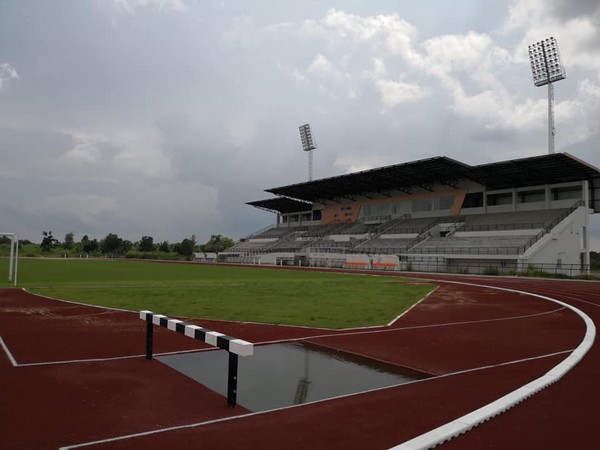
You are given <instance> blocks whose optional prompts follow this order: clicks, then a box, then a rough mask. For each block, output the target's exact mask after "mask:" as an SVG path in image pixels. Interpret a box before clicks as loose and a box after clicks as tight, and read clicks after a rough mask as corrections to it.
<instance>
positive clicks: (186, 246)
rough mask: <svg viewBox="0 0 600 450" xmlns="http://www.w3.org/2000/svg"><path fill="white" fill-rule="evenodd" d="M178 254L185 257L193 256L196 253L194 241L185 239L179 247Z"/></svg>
mask: <svg viewBox="0 0 600 450" xmlns="http://www.w3.org/2000/svg"><path fill="white" fill-rule="evenodd" d="M177 253H179V254H181V255H185V256H192V253H194V241H192V240H191V239H188V238H185V239H184V240H183V241H181V243H180V244H179V245H178V246H177Z"/></svg>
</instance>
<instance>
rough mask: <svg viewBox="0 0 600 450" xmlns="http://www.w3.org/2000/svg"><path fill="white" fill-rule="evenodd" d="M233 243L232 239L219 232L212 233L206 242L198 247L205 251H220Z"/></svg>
mask: <svg viewBox="0 0 600 450" xmlns="http://www.w3.org/2000/svg"><path fill="white" fill-rule="evenodd" d="M234 245H235V242H234V240H233V239H231V238H229V237H227V236H222V235H220V234H213V235H212V236H211V237H210V239H209V240H208V242H207V243H206V244H204V245H201V246H200V249H201V250H202V251H203V252H207V253H220V252H222V251H225V250H227V249H228V248H231V247H233V246H234Z"/></svg>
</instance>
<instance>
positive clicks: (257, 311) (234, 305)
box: [0, 258, 434, 328]
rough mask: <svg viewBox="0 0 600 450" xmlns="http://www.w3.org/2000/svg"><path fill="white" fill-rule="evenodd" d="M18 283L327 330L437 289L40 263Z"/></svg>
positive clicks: (252, 273)
mask: <svg viewBox="0 0 600 450" xmlns="http://www.w3.org/2000/svg"><path fill="white" fill-rule="evenodd" d="M7 264H8V262H7V260H3V261H2V262H0V271H1V272H0V274H2V279H3V280H4V283H5V284H4V285H5V286H8V283H6V278H7V277H6V275H7V273H8V266H7ZM18 280H19V286H21V287H25V288H27V289H28V290H29V291H30V292H33V293H38V294H41V295H46V296H50V297H54V298H60V299H66V300H73V301H77V302H82V303H88V304H94V305H102V306H109V307H114V308H123V309H129V310H133V311H138V310H141V309H149V310H152V311H154V312H156V313H161V314H167V315H173V316H185V317H197V318H211V319H222V320H236V321H252V322H264V323H275V324H289V325H305V326H316V327H327V328H349V327H360V326H373V325H382V324H386V323H388V322H389V321H391V320H393V319H394V318H395V317H396V316H398V315H399V314H400V313H402V312H403V311H405V310H406V309H407V308H409V307H410V306H412V305H413V304H414V303H415V302H417V301H419V300H420V299H421V298H423V297H424V296H425V295H426V294H427V293H428V292H430V291H431V290H432V289H433V288H434V286H433V285H427V286H425V285H407V284H402V283H400V282H401V281H403V279H401V278H397V277H394V278H390V277H384V276H379V277H372V276H362V275H346V274H336V273H327V272H302V271H292V270H265V269H257V268H239V267H229V266H208V265H201V264H169V263H154V262H136V261H115V260H78V259H40V258H32V259H20V260H19V278H18Z"/></svg>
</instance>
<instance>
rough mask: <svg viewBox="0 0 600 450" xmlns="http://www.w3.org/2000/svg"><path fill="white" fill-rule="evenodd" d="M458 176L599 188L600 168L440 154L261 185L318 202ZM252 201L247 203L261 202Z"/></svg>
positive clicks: (494, 183)
mask: <svg viewBox="0 0 600 450" xmlns="http://www.w3.org/2000/svg"><path fill="white" fill-rule="evenodd" d="M459 179H469V180H471V181H474V182H477V183H479V184H481V185H483V186H485V187H486V188H487V189H489V190H493V189H506V188H519V187H526V186H537V185H543V184H554V183H565V182H572V181H583V180H588V181H590V182H592V187H594V188H597V187H600V171H599V170H598V169H597V168H596V167H593V166H591V165H589V164H587V163H585V162H584V161H581V160H579V159H577V158H575V157H573V156H571V155H569V154H568V153H554V154H549V155H542V156H534V157H530V158H522V159H513V160H508V161H501V162H497V163H491V164H482V165H478V166H470V165H468V164H464V163H461V162H459V161H456V160H454V159H451V158H447V157H443V156H440V157H435V158H429V159H422V160H418V161H414V162H408V163H403V164H396V165H393V166H386V167H381V168H377V169H371V170H365V171H361V172H355V173H351V174H347V175H340V176H335V177H330V178H323V179H320V180H315V181H308V182H304V183H297V184H291V185H288V186H282V187H277V188H272V189H266V192H270V193H272V194H275V195H278V196H281V197H287V198H288V199H299V200H303V201H307V202H324V201H326V200H334V199H339V198H348V199H353V196H357V195H365V194H367V195H368V193H378V194H384V195H388V194H389V192H390V191H392V190H398V191H402V192H406V193H410V192H411V188H414V187H421V188H424V189H428V190H431V185H432V184H433V183H441V184H447V185H448V186H455V185H456V182H457V181H458V180H459ZM272 200H275V199H272ZM265 201H266V200H263V202H265ZM255 203H257V202H250V203H248V204H250V205H253V206H257V207H261V206H264V205H256V204H255ZM268 209H274V210H276V211H280V212H284V211H281V210H279V209H277V208H268ZM305 209H306V207H305ZM289 212H293V211H289Z"/></svg>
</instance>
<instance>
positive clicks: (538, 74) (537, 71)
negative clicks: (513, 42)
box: [529, 37, 567, 153]
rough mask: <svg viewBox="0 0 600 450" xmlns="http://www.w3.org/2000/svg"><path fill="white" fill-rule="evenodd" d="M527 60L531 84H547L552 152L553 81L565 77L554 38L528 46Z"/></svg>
mask: <svg viewBox="0 0 600 450" xmlns="http://www.w3.org/2000/svg"><path fill="white" fill-rule="evenodd" d="M529 60H530V61H531V72H532V74H533V84H535V85H536V86H538V87H539V86H544V85H548V153H554V138H555V135H556V129H555V128H554V86H553V84H552V83H554V82H555V81H560V80H564V79H565V78H566V76H567V75H566V73H565V68H564V67H563V66H562V64H561V61H560V54H559V52H558V44H557V43H556V39H554V38H553V37H549V38H548V39H544V40H543V41H540V42H536V43H535V44H532V45H530V46H529Z"/></svg>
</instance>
